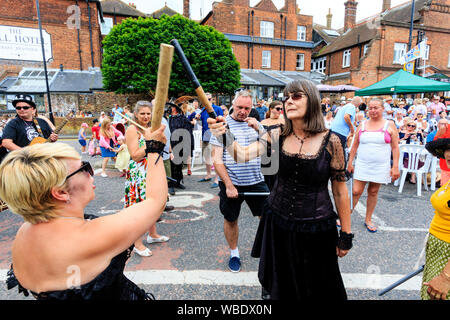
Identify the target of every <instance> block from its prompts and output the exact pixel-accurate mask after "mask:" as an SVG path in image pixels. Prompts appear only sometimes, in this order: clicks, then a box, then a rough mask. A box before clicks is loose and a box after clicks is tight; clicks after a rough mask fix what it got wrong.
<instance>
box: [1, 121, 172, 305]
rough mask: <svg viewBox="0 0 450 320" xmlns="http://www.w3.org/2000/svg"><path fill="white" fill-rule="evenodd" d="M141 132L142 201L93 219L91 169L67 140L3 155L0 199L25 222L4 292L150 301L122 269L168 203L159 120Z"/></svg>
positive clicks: (17, 239) (162, 138) (45, 297)
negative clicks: (144, 154)
mask: <svg viewBox="0 0 450 320" xmlns="http://www.w3.org/2000/svg"><path fill="white" fill-rule="evenodd" d="M144 136H145V139H146V143H147V150H146V151H147V154H148V169H147V170H148V171H147V179H148V177H151V179H152V183H148V182H147V185H148V187H147V199H146V200H144V201H142V202H141V203H138V204H135V205H133V206H131V207H129V208H126V209H124V210H122V211H120V212H119V213H117V214H112V215H107V216H102V217H98V218H97V217H96V216H93V215H85V214H84V209H85V207H86V206H87V205H88V203H89V202H91V201H92V200H93V199H94V197H95V193H94V189H95V186H94V184H93V182H94V179H93V177H92V176H93V175H94V172H93V170H92V167H91V165H90V164H89V162H85V161H81V159H80V155H79V154H78V153H77V152H76V151H75V149H73V148H72V147H70V146H69V145H67V144H63V143H45V144H39V145H34V146H29V147H26V148H23V149H21V150H16V151H14V152H11V153H10V154H9V155H8V156H7V157H6V158H5V159H4V160H3V162H2V163H1V165H0V197H1V199H2V200H4V201H5V202H6V203H7V204H8V207H9V209H10V210H11V211H12V212H14V213H16V214H19V215H21V216H22V217H23V219H24V220H25V222H24V224H23V225H22V226H21V227H20V229H19V230H18V232H17V234H16V237H15V239H14V242H13V245H12V250H11V251H12V265H11V269H10V271H9V272H8V277H7V286H8V289H11V288H13V287H16V286H18V288H19V292H22V293H24V294H25V295H26V296H28V294H29V291H31V293H32V295H33V296H34V297H35V298H36V299H51V300H53V299H57V300H84V299H107V300H119V299H120V300H144V299H151V298H153V296H152V295H151V294H147V293H146V292H145V291H144V290H142V289H140V288H139V287H138V286H137V285H136V284H134V283H133V282H131V281H130V280H129V279H127V278H126V277H125V275H124V274H123V271H124V268H125V263H126V261H127V259H128V257H129V255H130V253H131V251H132V248H133V243H134V242H135V241H136V239H138V238H139V237H141V236H142V235H143V234H144V233H145V232H146V230H148V228H149V227H150V226H151V225H153V224H154V223H156V220H157V219H158V218H159V216H160V214H161V212H163V210H164V206H165V203H166V200H167V182H166V173H165V170H164V165H163V161H162V159H160V160H159V161H157V162H156V160H157V158H158V156H159V154H161V152H162V150H163V149H164V145H165V136H164V125H162V126H161V127H160V128H159V129H158V130H156V131H155V132H151V131H150V129H149V130H147V131H146V132H145V134H144ZM155 162H156V164H155ZM158 181H159V182H158ZM12 186H13V187H12Z"/></svg>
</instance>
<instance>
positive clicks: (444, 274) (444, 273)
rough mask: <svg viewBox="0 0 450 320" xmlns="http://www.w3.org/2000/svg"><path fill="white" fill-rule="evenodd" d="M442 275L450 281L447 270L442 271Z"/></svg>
mask: <svg viewBox="0 0 450 320" xmlns="http://www.w3.org/2000/svg"><path fill="white" fill-rule="evenodd" d="M442 275H443V276H444V278H446V279H447V281H450V276H449V275H448V274H447V272H445V270H442Z"/></svg>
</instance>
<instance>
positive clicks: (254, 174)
mask: <svg viewBox="0 0 450 320" xmlns="http://www.w3.org/2000/svg"><path fill="white" fill-rule="evenodd" d="M226 122H227V124H228V126H229V127H230V131H231V133H232V134H233V135H234V137H235V139H236V141H237V142H238V143H239V144H240V145H241V146H243V147H246V146H248V145H250V144H252V143H253V142H255V141H257V139H258V133H257V132H256V131H255V129H253V128H251V127H249V126H248V123H247V122H242V121H236V120H234V119H233V118H232V117H231V116H230V115H228V116H227V117H226ZM209 143H211V144H212V145H214V146H219V147H222V144H221V143H220V142H219V141H218V140H217V138H216V137H215V136H212V137H211V140H210V141H209ZM222 160H223V163H224V165H225V168H226V169H227V172H228V175H229V177H230V179H231V182H232V183H233V185H235V186H249V185H253V184H257V183H260V182H262V181H264V176H263V174H262V173H261V158H260V157H257V158H255V159H253V160H250V161H249V162H245V163H236V161H234V159H233V157H232V156H231V155H230V154H229V153H228V151H227V150H226V149H224V151H223V157H222Z"/></svg>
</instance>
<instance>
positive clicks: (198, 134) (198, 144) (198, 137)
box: [191, 130, 202, 169]
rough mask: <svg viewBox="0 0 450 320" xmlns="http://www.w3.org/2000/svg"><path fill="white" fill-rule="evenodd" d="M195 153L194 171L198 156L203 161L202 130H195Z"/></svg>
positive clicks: (192, 162) (193, 159)
mask: <svg viewBox="0 0 450 320" xmlns="http://www.w3.org/2000/svg"><path fill="white" fill-rule="evenodd" d="M193 135H194V152H193V154H192V161H191V168H192V169H194V162H195V158H196V157H197V156H199V157H200V160H201V159H202V130H194V131H193Z"/></svg>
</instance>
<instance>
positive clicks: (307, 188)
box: [268, 133, 346, 229]
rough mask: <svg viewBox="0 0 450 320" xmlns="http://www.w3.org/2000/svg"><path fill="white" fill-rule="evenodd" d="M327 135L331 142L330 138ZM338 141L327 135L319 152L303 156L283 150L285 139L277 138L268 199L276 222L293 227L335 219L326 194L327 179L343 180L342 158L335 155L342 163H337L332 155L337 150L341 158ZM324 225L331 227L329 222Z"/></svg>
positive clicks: (328, 195) (343, 162)
mask: <svg viewBox="0 0 450 320" xmlns="http://www.w3.org/2000/svg"><path fill="white" fill-rule="evenodd" d="M330 136H331V137H333V139H330ZM338 139H339V138H337V137H336V136H335V135H334V134H330V133H328V134H327V135H326V136H325V138H324V140H323V142H322V145H321V147H320V149H319V151H318V153H317V154H316V155H313V156H305V155H299V154H289V153H287V152H285V151H283V146H282V144H283V140H284V139H283V137H280V140H279V141H280V142H281V146H280V152H279V154H280V158H279V159H280V160H279V161H280V166H279V170H278V174H277V178H276V182H275V184H274V186H273V189H272V192H271V194H270V196H269V198H268V204H269V206H270V207H271V209H272V211H273V214H275V215H276V216H278V217H277V218H278V219H277V220H279V221H280V222H282V223H283V224H286V225H293V226H294V225H295V224H309V223H316V222H324V221H327V220H330V219H335V218H336V213H335V212H334V208H333V203H332V202H331V198H330V193H329V191H328V181H329V180H330V179H336V180H338V181H346V178H345V175H344V174H343V173H344V172H345V171H344V168H345V158H344V157H342V159H340V158H341V156H338V158H339V160H341V161H336V160H337V159H336V158H335V155H334V154H333V151H334V150H336V148H337V149H338V151H341V152H342V155H344V154H343V152H344V151H343V148H342V145H341V143H340V141H339V140H338ZM330 140H332V141H330ZM336 143H338V145H336ZM339 147H340V149H341V150H339ZM332 164H333V165H334V166H332ZM326 224H327V225H332V224H330V223H329V222H326ZM296 228H297V227H296ZM297 229H298V228H297Z"/></svg>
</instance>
